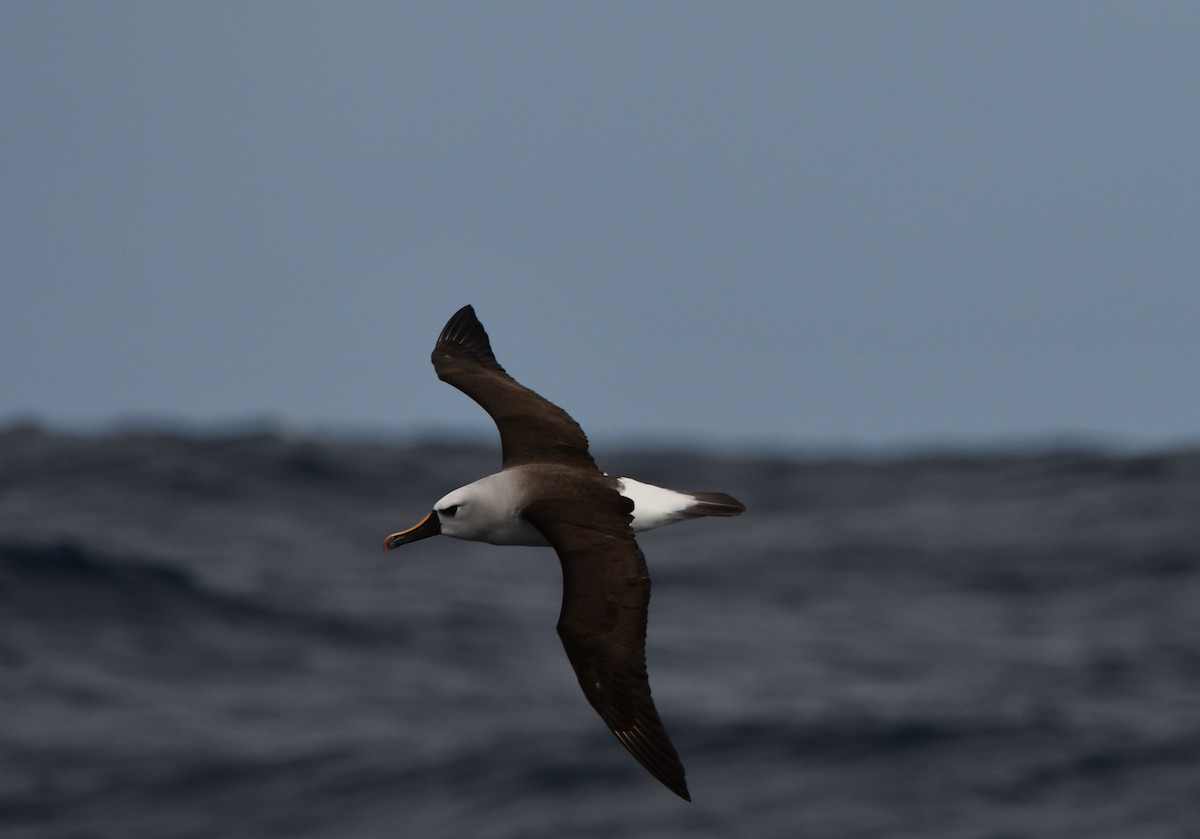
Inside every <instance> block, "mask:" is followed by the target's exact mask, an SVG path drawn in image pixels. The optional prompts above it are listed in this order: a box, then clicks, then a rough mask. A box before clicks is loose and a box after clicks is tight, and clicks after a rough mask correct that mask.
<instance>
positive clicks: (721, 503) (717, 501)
mask: <svg viewBox="0 0 1200 839" xmlns="http://www.w3.org/2000/svg"><path fill="white" fill-rule="evenodd" d="M684 494H685V495H690V496H691V497H692V499H693V502H694V503H693V504H692V505H691V506H689V507H687V508H686V509H684V510H681V511H680V512H682V514H683V516H684V517H685V518H689V519H694V518H699V517H700V516H740V515H741V514H742V513H744V512H746V505H745V504H743V503H742V502H741V501H738V500H737V499H736V498H734V497H733V496H732V495H726V494H725V493H723V492H687V493H684Z"/></svg>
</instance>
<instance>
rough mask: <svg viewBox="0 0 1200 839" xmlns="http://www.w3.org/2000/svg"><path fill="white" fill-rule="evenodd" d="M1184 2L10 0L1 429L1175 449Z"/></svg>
mask: <svg viewBox="0 0 1200 839" xmlns="http://www.w3.org/2000/svg"><path fill="white" fill-rule="evenodd" d="M1198 39H1200V4H1197V3H1194V2H1179V3H1154V2H1145V3H1118V2H1057V3H1055V2H1040V1H1039V2H1006V3H986V4H985V3H958V2H907V3H869V2H860V3H843V2H827V3H753V4H740V3H739V4H735V3H698V2H671V3H662V2H659V3H644V2H628V3H618V2H605V3H589V4H583V3H559V2H544V3H528V2H509V3H483V2H479V3H445V2H429V3H392V2H347V3H312V2H309V3H299V2H270V3H264V2H244V1H243V0H238V2H205V3H158V2H137V3H134V2H89V3H65V2H62V3H49V2H44V3H43V2H8V3H4V4H2V5H0V85H2V87H0V97H2V100H0V113H2V114H3V119H2V120H0V166H2V167H3V170H2V186H0V278H2V287H0V422H6V421H13V420H16V419H36V420H40V421H43V422H47V423H50V424H52V425H65V426H71V427H83V428H87V427H100V426H102V425H104V424H107V423H111V422H114V421H129V420H151V421H179V422H185V423H189V424H200V425H204V424H208V423H229V422H238V421H243V420H264V419H270V420H274V421H278V422H280V423H283V424H286V425H288V426H290V427H295V428H299V429H318V430H319V429H331V428H332V429H351V430H353V429H368V430H375V431H379V430H382V431H388V432H394V433H405V432H409V431H413V430H425V431H428V430H431V429H446V430H448V431H454V432H477V433H480V434H487V433H492V432H491V427H490V424H489V422H488V420H487V418H486V416H484V415H483V414H482V412H481V411H480V410H479V409H478V408H477V407H476V406H475V405H474V404H473V403H471V402H470V401H469V400H467V399H466V397H464V396H462V395H461V394H459V393H457V392H456V391H454V390H453V389H451V388H450V387H448V386H447V385H444V384H442V383H440V382H439V381H438V380H437V379H436V378H435V376H434V374H433V370H432V368H431V366H430V364H429V352H430V350H431V349H432V344H433V341H434V339H435V337H436V336H437V333H438V330H439V329H440V328H441V326H442V324H443V323H444V322H445V320H446V319H447V318H448V317H449V316H450V315H451V314H452V313H453V312H454V311H455V310H456V309H457V308H458V307H459V306H461V305H463V304H465V303H473V304H474V305H475V307H476V310H477V312H478V313H479V315H480V317H481V319H482V320H483V322H484V324H485V325H486V326H487V328H488V330H489V332H490V333H491V336H492V342H493V345H494V347H495V349H496V353H497V355H498V357H499V358H500V361H501V362H502V363H503V364H504V365H505V366H506V367H507V368H508V370H509V371H510V372H511V373H513V374H514V375H515V376H516V377H517V378H518V379H519V380H521V381H522V382H524V383H525V384H527V385H529V386H531V387H533V388H535V389H536V390H538V391H539V392H541V393H542V394H543V395H545V396H547V397H549V398H550V399H552V400H553V401H555V402H557V403H558V404H560V405H562V406H563V407H564V408H566V409H567V410H568V411H570V412H571V413H572V414H574V415H575V416H576V418H577V419H579V421H580V422H581V424H583V426H584V428H585V429H587V430H588V431H589V433H590V435H591V436H592V438H593V440H597V441H619V440H627V439H635V438H646V437H650V438H653V439H660V440H670V439H674V438H678V439H681V440H687V441H691V440H698V441H707V442H711V443H716V444H725V443H729V444H735V443H767V444H775V445H781V446H787V447H794V446H812V445H826V444H836V445H852V446H855V445H867V446H875V445H910V444H925V443H930V442H945V443H952V444H973V443H988V442H995V441H998V440H1000V441H1012V440H1024V439H1035V440H1036V439H1041V438H1046V437H1055V438H1059V437H1062V436H1063V435H1071V434H1081V435H1089V436H1096V437H1100V438H1104V439H1110V440H1113V441H1118V442H1123V443H1128V444H1132V445H1147V446H1154V445H1163V444H1172V443H1178V442H1183V441H1195V440H1197V439H1200V386H1198V383H1197V379H1198V378H1200V377H1198V375H1197V372H1198V369H1200V352H1198V351H1197V344H1198V341H1197V332H1198V329H1200V49H1198V48H1197V43H1198Z"/></svg>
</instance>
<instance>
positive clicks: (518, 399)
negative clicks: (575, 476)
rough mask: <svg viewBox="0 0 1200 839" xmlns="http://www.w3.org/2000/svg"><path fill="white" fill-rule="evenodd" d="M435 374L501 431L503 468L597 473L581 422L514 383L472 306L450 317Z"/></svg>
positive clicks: (438, 349) (440, 342) (439, 345)
mask: <svg viewBox="0 0 1200 839" xmlns="http://www.w3.org/2000/svg"><path fill="white" fill-rule="evenodd" d="M433 369H434V370H436V371H437V375H438V378H439V379H441V380H442V381H443V382H446V383H447V384H451V385H454V386H455V387H456V388H458V389H459V390H461V391H462V392H463V393H465V394H466V395H467V396H469V397H471V398H472V399H474V400H475V401H476V402H478V403H479V405H480V406H481V407H482V408H483V409H484V410H485V411H487V412H488V413H489V414H491V417H492V419H493V420H494V421H495V423H496V427H497V428H498V429H500V448H501V452H502V457H503V468H505V469H508V468H510V467H512V466H521V465H523V464H528V463H558V464H563V465H566V466H572V467H575V468H578V469H589V470H591V471H595V472H598V471H599V470H598V469H597V468H596V464H595V462H594V461H593V460H592V456H591V455H590V454H589V453H588V441H587V437H586V436H585V435H584V433H583V429H582V428H580V427H579V423H577V422H575V420H573V419H571V417H570V415H569V414H567V412H566V411H564V410H563V409H562V408H560V407H558V406H557V405H555V404H553V403H551V402H548V401H547V400H545V399H543V398H542V397H540V396H538V395H537V394H536V393H534V392H533V391H532V390H530V389H529V388H527V387H524V386H523V385H521V384H518V383H517V381H516V380H515V379H513V377H512V376H510V375H508V373H506V372H505V371H504V368H503V367H501V366H500V364H499V362H497V361H496V356H495V355H493V354H492V345H491V342H490V341H489V340H488V336H487V332H485V331H484V329H483V324H481V323H480V322H479V318H477V317H475V310H474V309H473V308H472V307H470V306H464V307H463V308H461V309H459V310H458V312H456V313H455V315H454V317H452V318H450V320H449V322H448V323H447V324H446V326H445V328H444V329H443V330H442V334H441V335H439V336H438V340H437V346H435V347H434V349H433Z"/></svg>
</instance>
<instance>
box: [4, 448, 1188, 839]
mask: <svg viewBox="0 0 1200 839" xmlns="http://www.w3.org/2000/svg"><path fill="white" fill-rule="evenodd" d="M595 454H596V456H597V460H598V462H599V463H600V465H601V467H602V468H604V469H605V470H607V471H609V472H610V473H613V474H629V475H632V476H634V477H637V478H639V479H641V480H644V481H649V482H652V483H659V484H663V485H666V486H673V487H677V488H681V489H690V490H719V491H724V492H728V493H730V494H732V495H734V496H736V497H737V498H739V499H741V500H742V501H743V502H745V503H746V505H747V507H748V508H749V509H748V512H747V513H746V514H745V515H744V516H742V517H741V518H737V519H704V520H697V521H690V522H684V523H681V524H678V525H673V526H671V527H668V528H663V529H661V530H658V531H654V532H652V533H646V534H642V535H641V536H640V537H639V541H640V543H641V545H642V548H643V550H644V552H645V554H646V557H647V561H648V563H649V566H650V572H651V576H652V578H653V581H654V589H653V597H652V599H651V611H650V626H649V641H648V649H647V658H648V662H649V671H650V681H651V685H652V687H653V689H654V696H655V701H656V704H657V706H658V710H659V713H660V714H661V716H662V718H663V721H664V722H665V724H666V727H667V730H668V731H669V732H670V734H671V736H672V739H673V741H674V743H675V745H676V747H677V748H678V750H679V753H680V756H681V758H682V759H683V762H684V765H685V766H686V768H687V772H688V783H689V786H690V788H691V792H692V797H693V799H694V802H693V803H691V804H688V803H686V802H683V801H681V800H680V799H678V798H676V797H675V796H674V795H672V794H671V793H670V792H669V791H668V790H666V789H665V788H664V787H663V786H662V785H660V784H659V783H658V782H657V781H655V780H654V778H652V777H651V776H650V775H649V774H648V773H646V772H645V771H644V770H643V769H642V768H641V767H640V766H638V765H637V763H636V762H635V761H634V760H633V759H632V758H631V757H630V756H629V755H628V754H626V752H625V751H624V749H622V748H621V746H620V744H619V743H618V742H617V741H616V740H615V739H614V738H613V737H612V735H611V734H610V733H609V732H608V731H607V729H606V728H605V727H604V725H603V723H601V721H600V719H599V718H598V717H597V716H596V714H595V713H594V712H593V711H592V709H591V708H590V706H589V705H588V704H587V702H586V700H585V699H584V698H583V696H582V694H581V693H580V690H579V686H578V684H577V682H576V680H575V676H574V674H573V672H572V671H571V668H570V666H569V665H568V663H567V660H566V657H565V655H564V654H563V651H562V648H561V645H560V643H559V640H558V637H557V635H556V634H555V631H554V626H555V623H556V620H557V614H558V606H559V598H560V594H561V578H560V575H559V569H558V563H557V560H556V558H555V556H554V554H553V552H552V551H550V550H548V549H539V548H519V547H507V548H502V547H494V546H489V545H478V544H472V543H465V542H459V541H455V540H452V539H449V538H437V539H429V540H425V541H422V542H419V543H416V544H412V545H408V546H404V547H402V548H400V549H398V550H395V551H392V552H389V553H384V552H383V551H382V550H381V549H380V544H381V541H382V539H383V537H384V536H385V535H386V534H387V533H389V532H391V531H393V530H397V529H400V528H403V527H406V526H408V525H410V524H413V523H415V522H416V521H417V520H418V519H419V518H420V517H421V516H422V515H424V513H425V512H427V511H428V510H429V508H430V507H431V505H432V503H433V502H434V501H435V500H436V499H438V498H440V497H441V496H442V495H443V494H444V493H445V492H447V491H448V490H450V489H453V488H454V487H456V486H458V485H460V484H464V483H467V482H468V481H470V480H473V479H475V478H477V477H479V476H481V475H484V474H487V473H489V472H492V471H495V469H496V468H497V466H498V454H497V447H496V446H495V445H493V444H490V443H478V444H476V443H470V442H462V441H453V440H439V439H434V438H429V439H411V440H380V439H370V440H367V439H353V438H337V437H333V436H330V437H319V436H318V437H304V436H295V435H288V434H284V433H279V432H275V431H269V430H266V431H241V432H228V433H217V432H212V433H184V432H166V431H162V432H156V431H148V430H140V431H138V430H131V431H124V432H121V431H112V432H105V433H100V432H97V433H92V434H68V433H64V432H55V431H48V430H43V429H39V428H38V427H36V426H31V425H25V426H11V427H9V428H7V429H5V430H2V431H0V630H2V631H0V743H2V747H0V836H3V837H5V839H25V838H26V837H39V839H40V838H41V837H53V838H54V839H109V838H110V837H111V838H112V839H125V838H126V837H172V838H175V837H178V838H179V839H183V837H197V839H199V837H205V838H206V839H207V837H255V839H264V838H265V837H297V838H300V837H314V838H315V837H339V838H341V837H363V838H364V839H372V838H373V837H418V838H419V839H430V838H435V837H486V838H488V839H524V837H543V836H545V837H563V836H571V837H606V839H611V837H664V838H665V837H722V838H723V839H724V837H754V839H762V838H763V837H767V838H769V837H781V839H782V838H783V837H787V839H794V837H800V836H803V837H863V838H865V837H889V839H891V838H893V837H913V838H914V839H916V837H921V839H938V837H978V838H979V839H983V838H984V837H988V839H1001V837H1006V838H1007V837H1092V838H1093V839H1102V838H1103V837H1122V839H1125V837H1136V839H1142V838H1143V837H1151V838H1153V837H1158V838H1160V839H1168V838H1169V837H1170V838H1171V839H1174V837H1200V451H1198V450H1194V449H1193V450H1186V449H1184V450H1174V451H1161V452H1151V453H1144V452H1143V453H1137V454H1129V453H1118V452H1114V451H1110V450H1106V449H1104V448H1101V447H1096V448H1089V447H1086V446H1082V445H1081V446H1079V447H1077V448H1072V447H1070V446H1057V447H1045V448H1040V449H1029V450H1007V451H982V450H981V451H969V450H954V451H925V452H913V453H907V454H895V455H883V454H873V455H859V456H849V455H847V456H833V455H829V454H812V455H804V454H803V453H796V452H788V453H778V454H772V453H769V452H763V451H754V452H750V453H747V452H724V453H723V452H721V451H720V450H717V449H713V448H708V449H703V450H690V449H688V448H686V447H680V448H678V449H664V447H662V446H644V447H638V446H634V445H630V446H627V447H616V448H610V449H599V450H597V451H596V452H595Z"/></svg>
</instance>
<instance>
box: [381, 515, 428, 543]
mask: <svg viewBox="0 0 1200 839" xmlns="http://www.w3.org/2000/svg"><path fill="white" fill-rule="evenodd" d="M441 532H442V523H441V521H439V520H438V516H437V511H436V510H433V511H430V513H429V514H428V515H426V516H425V518H423V519H421V520H420V521H419V522H417V523H416V524H414V525H413V526H412V527H410V528H408V530H399V531H397V532H395V533H393V534H391V535H390V536H388V537H387V538H386V539H384V540H383V549H384V550H385V551H390V550H391V549H392V548H398V547H400V546H401V545H407V544H408V543H409V542H416V541H417V540H418V539H427V538H429V537H430V536H437V535H438V534H439V533H441Z"/></svg>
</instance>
